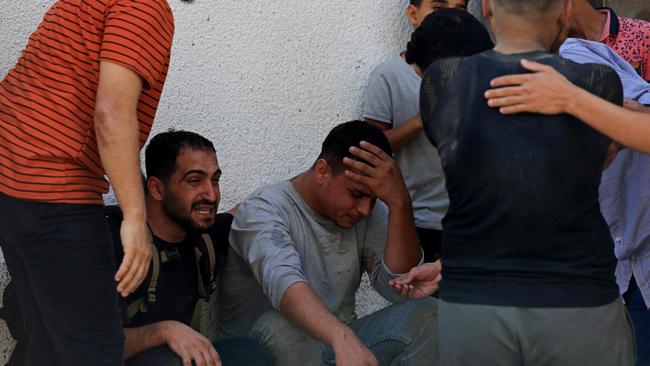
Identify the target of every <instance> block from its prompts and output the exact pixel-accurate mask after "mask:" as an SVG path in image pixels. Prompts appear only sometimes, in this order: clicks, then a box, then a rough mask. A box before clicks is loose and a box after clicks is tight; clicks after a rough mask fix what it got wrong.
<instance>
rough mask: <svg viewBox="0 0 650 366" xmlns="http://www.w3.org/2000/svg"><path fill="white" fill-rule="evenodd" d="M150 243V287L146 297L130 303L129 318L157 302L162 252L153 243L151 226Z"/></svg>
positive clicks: (145, 310) (128, 308)
mask: <svg viewBox="0 0 650 366" xmlns="http://www.w3.org/2000/svg"><path fill="white" fill-rule="evenodd" d="M149 243H150V244H151V253H152V256H151V278H150V279H149V287H148V288H147V295H146V297H144V296H143V297H140V298H138V299H136V300H135V301H133V302H132V303H130V304H129V306H128V307H127V314H128V316H129V319H131V318H133V317H134V316H135V315H136V314H138V313H146V312H147V310H148V309H147V305H148V304H153V303H155V302H156V288H157V287H158V277H159V276H160V253H159V252H158V248H156V245H154V243H153V233H152V232H151V228H149Z"/></svg>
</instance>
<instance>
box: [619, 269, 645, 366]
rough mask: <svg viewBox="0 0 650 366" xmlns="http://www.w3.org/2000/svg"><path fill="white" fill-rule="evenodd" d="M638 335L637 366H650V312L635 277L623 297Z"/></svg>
mask: <svg viewBox="0 0 650 366" xmlns="http://www.w3.org/2000/svg"><path fill="white" fill-rule="evenodd" d="M623 299H625V307H627V310H628V311H629V312H630V317H631V318H632V324H633V325H634V332H635V334H636V366H648V365H650V310H648V307H647V306H646V304H645V301H644V300H643V295H641V290H640V289H639V286H637V284H636V280H635V279H634V277H633V278H632V280H631V281H630V286H629V287H628V289H627V292H626V293H625V294H624V295H623Z"/></svg>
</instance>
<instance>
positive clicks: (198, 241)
mask: <svg viewBox="0 0 650 366" xmlns="http://www.w3.org/2000/svg"><path fill="white" fill-rule="evenodd" d="M145 164H146V169H147V180H146V189H145V191H146V207H147V222H148V224H149V228H150V230H151V234H152V239H153V245H154V246H155V249H154V256H153V259H152V261H153V262H152V265H151V270H150V274H149V277H148V278H147V279H146V280H145V281H144V282H143V283H142V284H141V285H140V287H139V288H138V289H137V290H136V291H135V292H134V293H132V294H131V295H130V296H129V297H128V298H127V299H126V304H124V303H123V304H122V305H123V309H124V310H126V311H125V312H128V320H126V321H125V324H124V335H125V339H126V342H125V352H124V356H125V358H126V365H133V366H138V365H156V366H160V365H187V366H189V365H190V364H191V363H192V362H194V363H195V364H196V365H221V364H222V363H223V365H225V366H228V365H242V366H243V365H246V366H249V365H270V364H271V361H270V355H269V354H268V352H267V351H266V350H265V349H264V348H263V347H262V346H261V345H259V344H258V343H257V342H255V341H253V340H252V339H243V338H240V339H227V340H223V341H219V342H216V343H214V344H213V343H211V342H210V341H209V340H208V339H207V338H205V337H204V336H203V335H201V334H200V333H199V332H198V326H199V325H200V324H199V323H200V321H198V320H199V319H200V318H199V315H200V311H201V307H200V304H202V303H203V300H205V299H206V298H207V297H209V295H210V294H211V293H212V291H213V290H214V287H215V284H216V281H215V276H216V271H217V270H220V267H221V265H222V262H223V260H224V258H223V256H224V254H225V253H226V250H227V248H228V234H229V231H230V224H231V222H232V215H231V214H229V213H224V214H219V215H216V212H217V207H218V205H219V199H220V192H219V178H220V177H221V169H219V164H218V162H217V156H216V153H215V150H214V147H213V145H212V143H211V142H210V141H208V140H207V139H205V138H204V137H202V136H199V135H197V134H195V133H192V132H186V131H169V132H165V133H161V134H159V135H157V136H155V137H154V138H153V139H152V140H151V142H150V143H149V146H148V147H147V149H146V162H145ZM215 215H216V217H215ZM107 218H108V221H109V224H110V225H109V226H110V227H111V230H112V234H113V238H114V239H115V241H116V246H115V248H116V257H117V263H120V262H121V260H122V255H123V254H122V252H121V250H119V249H120V248H122V246H121V245H119V238H120V236H119V230H120V222H121V212H120V210H119V208H117V207H109V208H108V210H107ZM201 233H204V234H203V235H201ZM197 304H198V305H197ZM127 305H128V307H127ZM193 323H194V324H193ZM190 325H193V326H194V327H195V329H196V330H195V329H192V328H191V327H190Z"/></svg>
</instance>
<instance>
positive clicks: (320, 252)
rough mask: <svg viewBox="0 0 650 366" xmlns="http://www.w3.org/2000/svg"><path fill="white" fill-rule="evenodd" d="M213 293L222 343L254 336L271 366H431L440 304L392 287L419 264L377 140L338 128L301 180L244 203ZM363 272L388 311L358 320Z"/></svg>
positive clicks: (406, 208) (393, 176)
mask: <svg viewBox="0 0 650 366" xmlns="http://www.w3.org/2000/svg"><path fill="white" fill-rule="evenodd" d="M230 242H231V247H230V251H229V255H228V262H227V264H226V267H225V271H224V277H223V286H222V292H221V294H220V298H219V301H220V313H221V314H222V315H223V316H221V317H220V320H221V323H220V328H221V331H222V333H223V334H228V335H245V334H250V336H251V337H253V338H254V339H257V340H259V341H260V342H261V343H263V344H264V345H266V346H267V347H268V348H269V349H270V350H271V353H272V354H273V358H274V361H275V363H276V364H278V365H300V366H302V365H321V364H334V362H336V364H337V365H377V364H382V365H388V364H396V363H399V364H400V365H437V364H438V352H437V348H438V345H437V338H436V331H435V329H436V328H435V324H436V314H437V300H435V299H432V298H426V299H420V300H413V301H407V302H402V301H404V299H403V298H401V297H400V296H398V295H397V293H396V292H395V291H394V290H393V289H392V288H391V286H390V284H389V281H391V280H392V279H394V278H396V277H398V274H400V273H404V272H408V271H409V270H410V269H411V268H412V267H414V266H417V265H418V264H419V263H421V261H422V251H421V249H420V245H419V243H418V239H417V233H416V230H415V226H414V223H413V210H412V208H411V204H410V198H409V194H408V191H407V190H406V188H405V185H404V181H403V179H402V176H401V174H400V172H399V169H398V168H397V166H396V164H395V162H394V160H393V159H392V158H391V148H390V144H389V143H388V140H387V139H386V137H385V136H384V134H383V133H382V131H381V130H380V129H378V128H376V127H374V126H372V125H370V124H368V123H365V122H359V121H353V122H348V123H344V124H341V125H339V126H337V127H335V128H334V129H333V130H332V131H331V132H330V134H329V135H328V136H327V138H326V139H325V141H324V142H323V145H322V151H321V153H320V156H319V157H318V159H317V160H316V162H315V163H314V165H313V166H312V167H311V168H310V169H309V170H307V171H306V172H304V173H302V174H300V175H299V176H297V177H295V178H294V179H292V180H289V181H283V182H279V183H276V184H272V185H268V186H266V187H263V188H261V189H259V190H258V191H256V192H255V193H253V194H252V195H251V196H250V197H249V198H247V199H246V200H244V201H243V202H242V204H241V207H240V209H239V211H238V212H237V215H236V217H235V220H234V222H233V226H232V230H231V236H230ZM362 270H366V271H367V272H368V274H369V277H370V281H371V283H372V285H373V286H374V288H375V290H377V291H378V292H379V293H380V294H381V295H382V296H384V297H385V298H387V299H389V300H391V301H392V302H394V303H397V304H396V305H392V306H390V307H388V308H386V309H383V310H380V311H378V312H376V313H374V314H371V315H369V316H367V317H365V318H362V319H356V315H355V297H354V295H355V292H356V291H357V289H358V288H359V284H360V281H361V274H362Z"/></svg>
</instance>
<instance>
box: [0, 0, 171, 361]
mask: <svg viewBox="0 0 650 366" xmlns="http://www.w3.org/2000/svg"><path fill="white" fill-rule="evenodd" d="M173 33H174V20H173V16H172V12H171V9H170V8H169V5H168V3H167V0H92V1H91V0H58V1H56V2H55V3H54V5H52V7H51V8H50V9H49V10H48V11H47V13H46V14H45V16H44V18H43V20H42V22H41V23H40V25H39V26H38V28H37V30H36V31H35V32H34V33H32V35H31V36H30V38H29V42H28V44H27V47H26V49H25V50H24V51H23V52H22V55H21V57H20V58H19V59H18V62H17V64H16V66H15V67H14V68H13V69H11V70H10V71H9V73H8V74H7V76H6V77H5V78H4V79H3V80H2V81H1V82H0V212H2V214H1V215H0V242H1V244H2V250H3V253H4V256H5V260H6V263H7V267H8V268H9V272H10V274H11V277H12V279H13V281H15V283H16V288H17V291H18V297H19V299H20V303H21V308H22V310H23V314H24V319H25V330H26V332H27V334H28V337H29V340H30V341H29V342H30V343H29V345H28V350H27V361H26V364H27V365H52V364H61V365H119V364H122V358H123V352H124V335H123V333H122V327H121V322H120V313H119V310H118V296H117V294H116V293H115V282H114V281H116V282H117V290H118V292H119V293H120V294H121V295H122V296H127V295H128V294H129V293H131V292H132V291H133V290H134V289H135V288H136V287H137V286H138V285H139V284H140V282H141V281H142V280H143V278H144V277H145V276H146V274H147V272H148V266H149V262H150V256H151V248H150V241H149V237H148V231H147V226H146V211H145V205H144V192H143V189H142V185H141V182H140V160H139V150H140V148H141V147H142V145H143V144H144V142H145V141H146V140H147V137H148V135H149V131H150V130H151V125H152V123H153V120H154V116H155V113H156V109H157V106H158V101H159V99H160V95H161V93H162V88H163V85H164V82H165V78H166V76H167V70H168V65H169V58H170V49H171V44H172V38H173ZM104 175H106V176H108V179H109V180H110V182H111V184H112V186H113V189H114V191H115V195H116V197H117V199H118V201H119V203H120V205H121V207H122V209H123V211H124V222H123V224H122V227H121V230H120V235H121V239H122V243H123V246H124V253H125V257H124V262H123V263H122V264H121V266H120V268H119V269H118V270H117V273H116V274H115V262H114V259H113V258H114V257H113V254H112V244H111V243H112V242H111V239H110V235H109V232H108V228H107V226H106V222H105V220H104V210H103V207H102V206H103V201H102V194H104V193H106V192H107V190H108V185H109V184H108V182H107V181H106V180H105V178H104ZM73 304H74V306H73Z"/></svg>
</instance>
